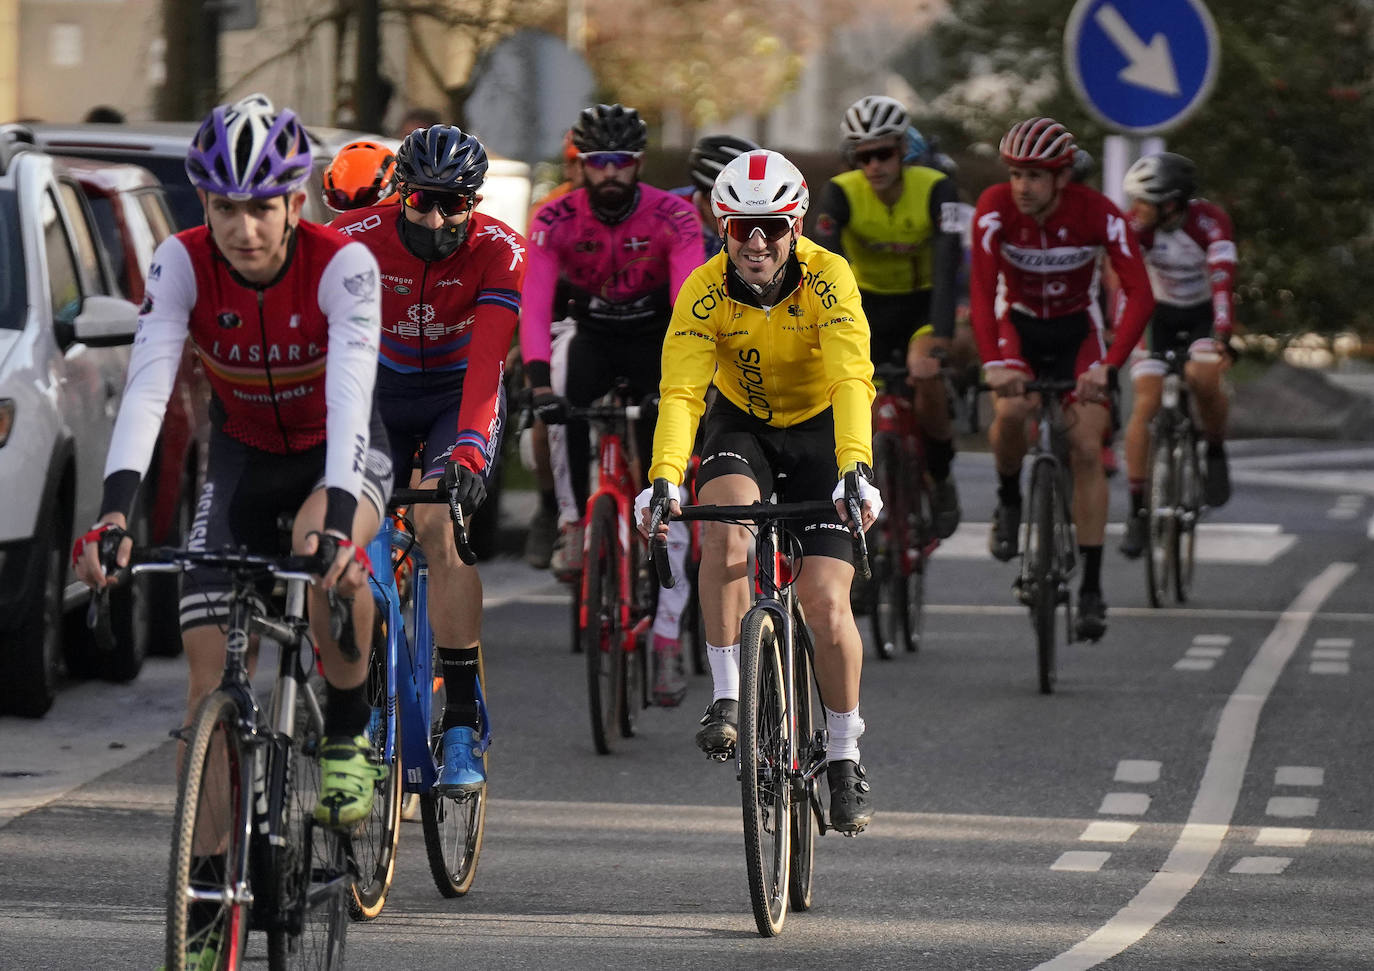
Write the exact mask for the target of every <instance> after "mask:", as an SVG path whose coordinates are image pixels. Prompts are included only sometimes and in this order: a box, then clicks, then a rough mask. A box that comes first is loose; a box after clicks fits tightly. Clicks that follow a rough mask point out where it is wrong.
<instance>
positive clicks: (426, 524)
mask: <svg viewBox="0 0 1374 971" xmlns="http://www.w3.org/2000/svg"><path fill="white" fill-rule="evenodd" d="M410 519H411V522H413V523H414V524H415V536H416V538H417V539H418V540H419V541H420V548H421V549H423V550H424V551H425V560H426V562H428V563H429V584H430V596H429V623H430V626H431V627H432V628H433V629H434V643H435V644H437V645H440V646H442V647H445V648H467V647H475V646H477V643H478V642H479V641H480V640H481V638H482V578H481V576H480V575H479V574H478V572H477V567H476V566H468V565H467V564H466V563H464V562H463V561H462V560H461V559H459V557H458V551H457V549H455V548H454V546H453V523H452V521H451V520H450V519H449V511H448V506H446V505H441V504H438V503H422V502H417V503H416V504H415V505H413V506H411V507H410ZM469 521H471V517H469Z"/></svg>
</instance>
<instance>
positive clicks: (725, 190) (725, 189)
mask: <svg viewBox="0 0 1374 971" xmlns="http://www.w3.org/2000/svg"><path fill="white" fill-rule="evenodd" d="M810 204H811V193H810V191H809V190H808V189H807V188H806V178H805V177H804V176H803V175H802V174H801V170H800V169H798V168H797V167H796V166H795V165H793V164H792V163H791V162H789V161H788V160H787V159H786V158H784V157H783V156H782V155H780V154H779V153H777V152H770V151H768V150H767V149H763V148H761V149H759V150H757V151H754V152H746V153H745V154H743V155H740V156H739V157H737V158H735V159H734V160H733V161H732V162H730V163H729V164H728V165H726V166H725V168H723V169H721V170H720V175H718V176H716V184H715V185H713V186H712V187H711V211H712V212H714V213H715V214H716V218H718V219H730V218H733V217H736V216H746V217H758V216H791V217H793V218H794V219H796V220H798V221H800V220H801V218H802V217H803V216H805V215H806V209H807V207H808V206H809V205H810Z"/></svg>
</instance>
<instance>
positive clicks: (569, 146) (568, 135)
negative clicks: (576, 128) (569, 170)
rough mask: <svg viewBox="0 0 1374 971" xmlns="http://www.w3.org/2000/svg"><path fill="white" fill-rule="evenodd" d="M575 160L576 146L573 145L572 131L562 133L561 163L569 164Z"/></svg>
mask: <svg viewBox="0 0 1374 971" xmlns="http://www.w3.org/2000/svg"><path fill="white" fill-rule="evenodd" d="M576 158H577V146H576V145H574V144H573V140H572V129H571V128H569V129H568V130H567V131H565V132H564V133H563V161H565V162H571V161H574V160H575V159H576Z"/></svg>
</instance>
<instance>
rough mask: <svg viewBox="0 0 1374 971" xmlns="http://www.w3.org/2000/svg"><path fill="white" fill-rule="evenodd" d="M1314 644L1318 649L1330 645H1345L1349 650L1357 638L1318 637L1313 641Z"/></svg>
mask: <svg viewBox="0 0 1374 971" xmlns="http://www.w3.org/2000/svg"><path fill="white" fill-rule="evenodd" d="M1312 646H1313V647H1314V648H1317V649H1318V650H1321V649H1324V648H1328V647H1343V648H1345V649H1346V650H1347V651H1348V650H1350V649H1351V648H1352V647H1354V646H1355V640H1354V638H1350V637H1318V638H1317V639H1316V640H1315V641H1313V642H1312Z"/></svg>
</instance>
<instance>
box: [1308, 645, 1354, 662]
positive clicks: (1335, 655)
mask: <svg viewBox="0 0 1374 971" xmlns="http://www.w3.org/2000/svg"><path fill="white" fill-rule="evenodd" d="M1312 660H1314V661H1348V660H1350V648H1348V647H1316V648H1313V649H1312Z"/></svg>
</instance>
